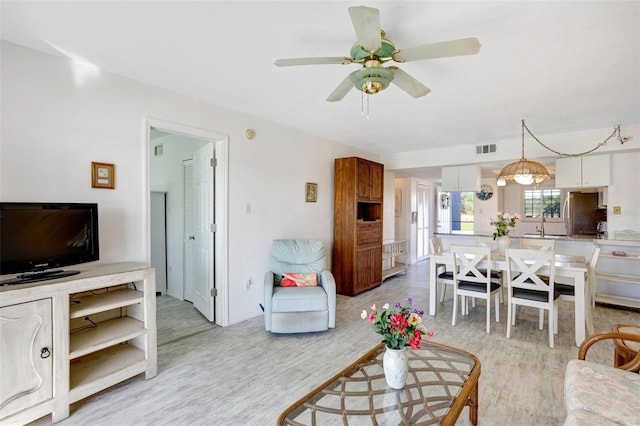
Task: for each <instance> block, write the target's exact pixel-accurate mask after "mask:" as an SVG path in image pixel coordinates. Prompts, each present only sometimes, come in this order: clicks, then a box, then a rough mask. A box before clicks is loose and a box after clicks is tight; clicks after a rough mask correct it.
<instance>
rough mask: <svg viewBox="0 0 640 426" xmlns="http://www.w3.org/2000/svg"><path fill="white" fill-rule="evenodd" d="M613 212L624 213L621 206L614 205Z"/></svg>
mask: <svg viewBox="0 0 640 426" xmlns="http://www.w3.org/2000/svg"><path fill="white" fill-rule="evenodd" d="M613 214H622V207H621V206H613Z"/></svg>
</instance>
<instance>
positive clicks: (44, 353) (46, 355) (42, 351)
mask: <svg viewBox="0 0 640 426" xmlns="http://www.w3.org/2000/svg"><path fill="white" fill-rule="evenodd" d="M50 356H51V352H50V351H49V348H42V349H40V358H42V359H45V358H49V357H50Z"/></svg>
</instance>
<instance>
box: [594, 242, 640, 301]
mask: <svg viewBox="0 0 640 426" xmlns="http://www.w3.org/2000/svg"><path fill="white" fill-rule="evenodd" d="M593 242H594V244H596V245H598V246H600V247H601V248H602V251H601V252H600V257H601V259H600V261H599V262H598V265H597V269H596V278H597V282H598V288H597V290H596V293H595V300H596V302H600V303H607V304H611V305H619V306H627V307H630V308H640V297H637V295H638V294H640V262H638V260H640V241H628V240H593ZM614 252H616V253H620V254H621V253H624V255H622V256H620V255H614V254H613V253H614ZM633 261H635V262H633ZM613 285H617V287H616V288H618V289H620V290H621V291H624V292H625V293H626V294H623V295H614V294H610V293H608V292H607V289H608V286H613Z"/></svg>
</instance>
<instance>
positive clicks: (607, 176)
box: [582, 154, 611, 187]
mask: <svg viewBox="0 0 640 426" xmlns="http://www.w3.org/2000/svg"><path fill="white" fill-rule="evenodd" d="M610 183H611V160H610V158H609V154H607V155H590V156H588V157H582V186H588V187H592V186H609V184H610Z"/></svg>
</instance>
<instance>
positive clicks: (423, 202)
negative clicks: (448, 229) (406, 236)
mask: <svg viewBox="0 0 640 426" xmlns="http://www.w3.org/2000/svg"><path fill="white" fill-rule="evenodd" d="M430 197H431V188H430V187H428V186H426V185H420V184H418V186H417V188H416V201H417V209H418V219H417V220H418V223H417V226H416V230H417V236H416V249H417V250H416V259H417V260H418V261H420V260H423V259H426V258H427V255H428V254H429V231H430V230H429V221H430V219H429V199H430Z"/></svg>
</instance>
